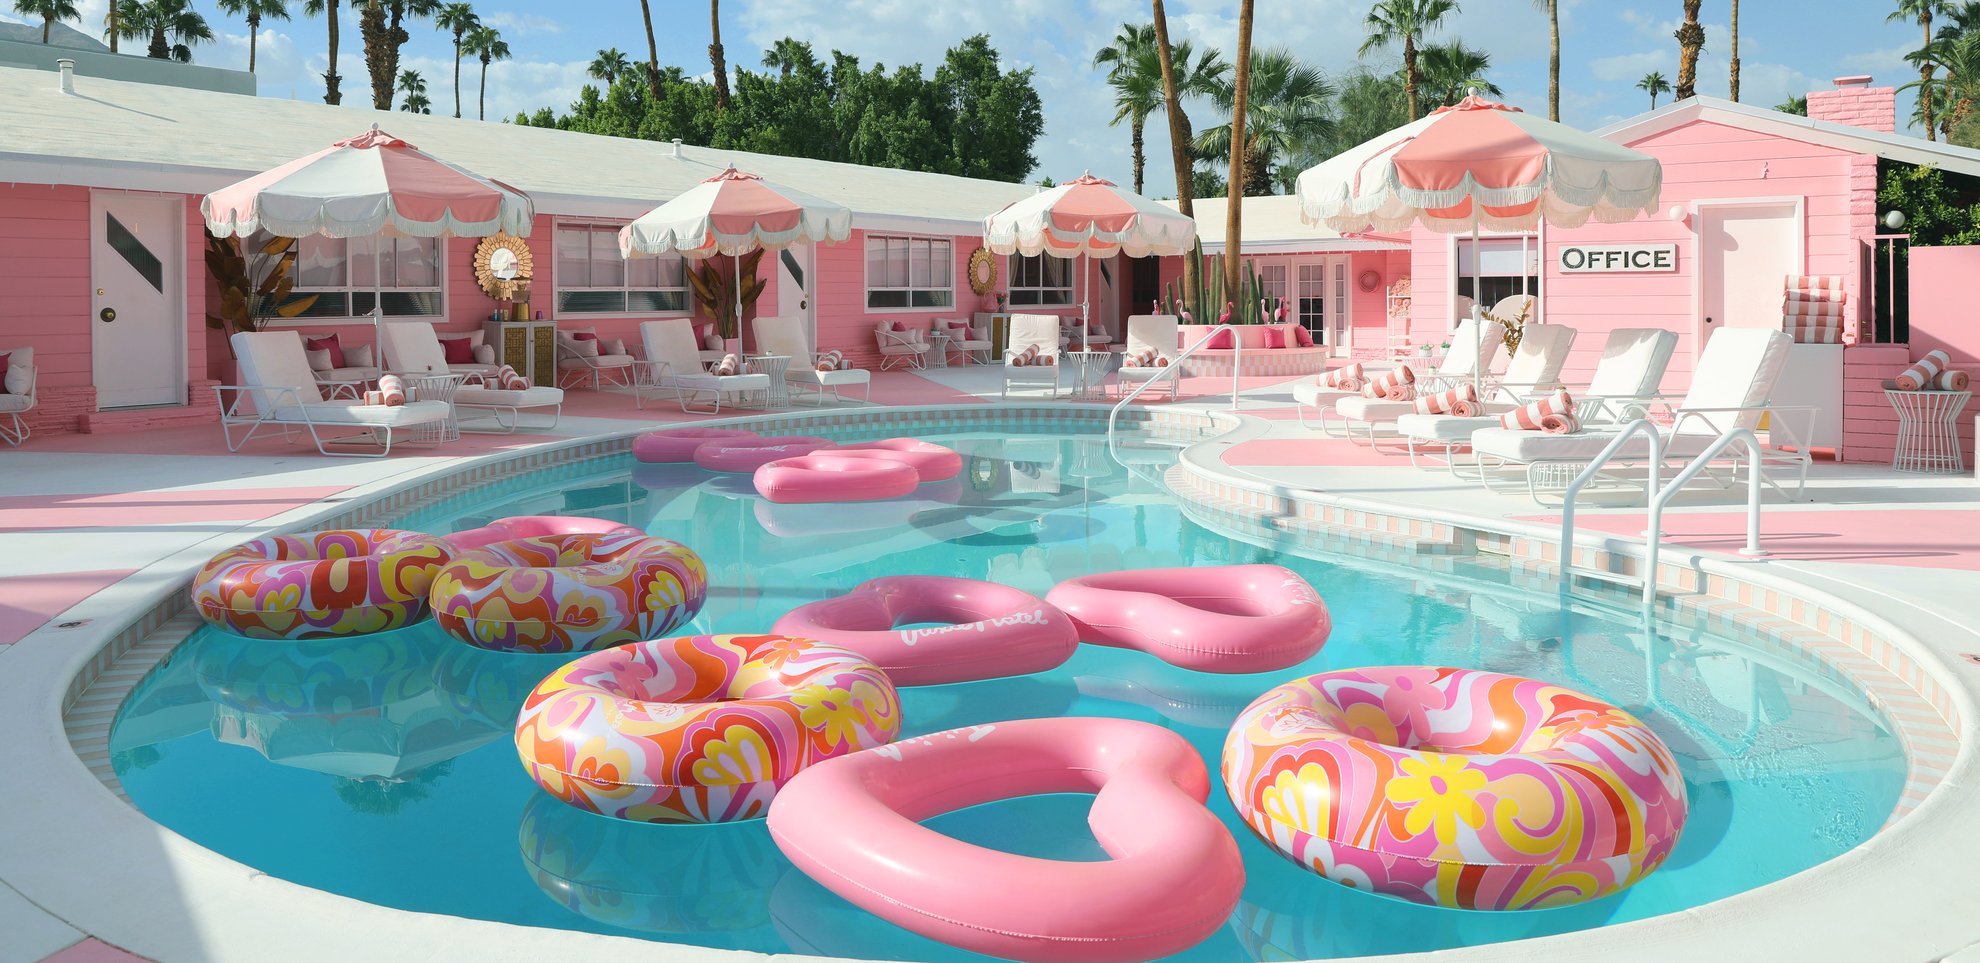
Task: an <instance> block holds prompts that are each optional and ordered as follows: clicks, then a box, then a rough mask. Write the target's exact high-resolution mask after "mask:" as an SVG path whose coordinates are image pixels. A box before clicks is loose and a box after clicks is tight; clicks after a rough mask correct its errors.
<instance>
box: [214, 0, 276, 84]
mask: <svg viewBox="0 0 1980 963" xmlns="http://www.w3.org/2000/svg"><path fill="white" fill-rule="evenodd" d="M216 5H217V6H218V7H219V8H220V10H221V11H222V12H224V13H230V14H233V15H234V16H236V17H238V16H241V15H243V14H245V15H246V17H247V26H248V73H254V60H255V47H256V46H258V43H259V40H260V35H261V22H262V21H264V20H287V19H289V0H216Z"/></svg>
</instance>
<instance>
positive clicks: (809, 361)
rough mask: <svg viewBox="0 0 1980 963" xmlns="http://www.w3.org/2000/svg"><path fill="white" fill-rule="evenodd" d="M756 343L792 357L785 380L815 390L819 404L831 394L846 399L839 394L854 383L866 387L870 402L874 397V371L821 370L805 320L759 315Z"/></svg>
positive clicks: (838, 398)
mask: <svg viewBox="0 0 1980 963" xmlns="http://www.w3.org/2000/svg"><path fill="white" fill-rule="evenodd" d="M753 327H754V329H755V331H756V344H757V346H758V347H759V348H761V349H762V350H763V352H764V353H765V354H775V355H783V356H785V357H787V358H790V359H791V363H790V367H788V368H785V369H784V381H785V382H786V383H788V384H790V385H792V386H794V387H798V388H803V389H805V390H807V391H810V392H812V393H813V394H814V395H816V396H817V398H818V404H820V405H823V404H824V403H825V395H826V393H827V392H829V393H831V395H832V399H833V400H834V401H837V400H842V398H843V396H842V395H841V394H840V393H839V392H841V391H843V390H845V389H848V388H851V387H852V386H854V385H864V386H866V398H865V399H864V400H866V401H869V402H870V401H872V400H873V372H871V371H866V370H863V369H860V368H853V369H850V370H846V371H819V370H818V362H817V360H816V359H815V358H813V357H812V354H811V345H810V343H809V342H807V341H805V338H804V328H803V326H802V324H801V320H800V319H799V318H795V317H787V316H782V315H767V316H765V317H760V318H757V319H756V321H755V323H754V325H753Z"/></svg>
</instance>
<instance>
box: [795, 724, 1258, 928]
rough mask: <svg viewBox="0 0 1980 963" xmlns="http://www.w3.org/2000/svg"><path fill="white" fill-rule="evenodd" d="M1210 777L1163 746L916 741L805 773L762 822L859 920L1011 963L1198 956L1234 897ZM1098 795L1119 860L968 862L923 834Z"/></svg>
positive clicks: (983, 735) (980, 854) (997, 731)
mask: <svg viewBox="0 0 1980 963" xmlns="http://www.w3.org/2000/svg"><path fill="white" fill-rule="evenodd" d="M1209 788H1210V781H1209V774H1208V773H1207V772H1205V771H1204V767H1203V760H1202V758H1200V757H1199V756H1198V755H1197V754H1196V750H1194V749H1192V748H1190V745H1189V743H1188V742H1187V741H1185V740H1184V739H1183V738H1182V737H1181V736H1178V735H1176V734H1175V733H1173V732H1170V731H1168V730H1167V729H1162V728H1160V727H1157V726H1152V725H1149V724H1147V723H1144V722H1134V721H1132V720H1128V719H1103V718H1067V719H1020V720H1017V721H1015V722H999V723H996V724H994V725H982V726H973V727H970V728H967V729H956V730H951V731H949V732H938V733H935V734H933V735H928V736H923V737H920V738H917V739H908V740H903V741H900V742H897V743H895V744H894V745H891V746H882V747H880V748H878V749H873V750H870V751H867V752H859V753H854V754H852V755H849V756H845V757H842V758H840V759H835V760H833V761H832V762H831V763H829V764H827V765H822V766H816V767H813V768H810V769H806V770H804V771H802V772H799V773H798V774H797V775H796V776H795V777H793V778H792V779H791V781H790V782H788V783H786V784H785V785H784V787H783V789H782V790H780V791H779V792H778V793H777V798H776V800H775V801H774V802H772V803H771V804H770V820H769V828H770V836H771V838H772V839H775V840H776V841H777V848H779V849H781V850H783V852H784V855H785V856H786V857H788V858H789V859H790V861H791V862H792V863H795V864H796V865H797V867H798V868H799V869H801V870H803V871H804V872H805V874H806V875H808V876H810V877H811V878H812V879H814V880H817V881H818V883H819V884H820V885H822V886H824V887H825V888H826V889H829V890H831V891H832V892H834V893H837V894H839V895H840V896H842V897H844V898H845V899H847V900H848V901H850V902H852V903H854V904H856V905H858V906H859V907H861V908H862V909H865V910H866V911H867V912H869V913H873V914H874V915H876V916H880V917H882V918H885V919H887V920H889V921H891V922H893V923H895V924H896V925H899V926H901V927H904V928H906V929H909V930H912V931H914V932H916V933H919V934H921V935H923V936H926V937H928V938H930V939H935V940H940V941H942V942H944V943H947V944H949V945H951V946H958V947H961V948H963V949H966V950H972V951H974V952H977V953H984V954H988V955H990V956H1000V957H1004V958H1007V959H1013V960H1027V961H1038V963H1056V961H1077V963H1115V961H1119V963H1128V961H1139V960H1148V959H1153V958H1155V957H1159V956H1167V955H1169V954H1171V953H1175V952H1178V951H1180V950H1184V949H1187V948H1189V947H1191V946H1194V945H1196V944H1197V943H1200V942H1202V941H1203V940H1204V939H1205V938H1207V937H1209V936H1210V935H1211V934H1213V933H1215V932H1217V930H1218V929H1219V928H1221V927H1222V926H1223V925H1224V923H1225V921H1226V920H1228V919H1229V918H1230V915H1231V910H1232V909H1233V908H1234V907H1235V906H1236V905H1237V901H1238V893H1239V891H1240V890H1242V889H1243V888H1244V865H1243V862H1242V860H1241V858H1240V856H1239V854H1238V848H1237V841H1236V840H1234V839H1232V838H1231V835H1230V833H1229V832H1227V831H1225V829H1224V826H1223V823H1222V822H1220V821H1219V820H1218V819H1217V817H1216V816H1214V815H1212V814H1211V813H1210V810H1208V809H1205V808H1204V806H1203V801H1204V800H1205V799H1206V798H1207V797H1208V795H1209ZM1059 792H1080V793H1093V794H1094V797H1093V808H1092V810H1091V811H1090V812H1089V813H1088V815H1087V824H1088V825H1089V826H1091V827H1092V829H1093V836H1094V838H1095V839H1097V840H1098V841H1099V843H1100V846H1101V848H1103V849H1105V850H1106V851H1107V854H1108V855H1109V856H1111V857H1113V858H1112V859H1109V860H1106V861H1103V862H1065V861H1059V860H1049V859H1036V858H1033V857H1028V856H1016V855H1012V854H1010V853H1004V852H998V851H996V850H991V849H985V848H983V847H980V846H974V845H971V844H969V843H965V842H962V841H960V840H956V839H953V838H950V837H948V836H944V835H942V834H941V833H937V832H935V831H934V830H931V829H927V828H925V827H923V826H921V825H920V824H919V823H917V822H916V820H920V819H927V818H929V817H930V816H935V815H939V814H941V813H946V812H952V811H954V810H957V809H962V808H964V807H966V806H974V805H979V804H981V803H986V802H991V801H994V800H998V799H1009V798H1012V797H1016V796H1026V795H1037V794H1041V793H1059Z"/></svg>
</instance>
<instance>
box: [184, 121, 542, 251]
mask: <svg viewBox="0 0 1980 963" xmlns="http://www.w3.org/2000/svg"><path fill="white" fill-rule="evenodd" d="M199 209H200V213H201V214H204V215H205V216H206V229H207V231H208V232H210V233H211V234H213V236H215V237H228V236H232V235H239V236H242V237H246V236H248V235H250V234H253V233H255V232H256V231H267V232H269V233H270V234H275V235H278V236H281V237H308V236H311V235H316V234H321V235H325V236H327V237H362V236H366V235H372V234H395V233H396V234H401V235H406V236H410V237H453V236H461V237H486V236H488V235H490V234H494V233H496V232H498V231H507V232H509V233H510V234H514V235H516V236H518V237H528V236H529V233H530V230H531V227H532V226H533V224H534V222H535V220H536V208H535V205H534V204H532V203H531V202H530V199H529V195H527V194H524V193H523V192H522V191H519V190H517V189H515V188H513V187H510V186H508V185H507V184H504V183H502V182H501V181H497V180H494V179H492V178H488V177H483V176H481V175H479V174H475V173H472V172H470V171H467V170H465V169H463V168H460V167H457V166H455V165H453V164H450V163H448V162H446V161H444V160H441V159H439V158H437V157H434V156H433V155H431V154H428V153H426V152H424V151H421V150H420V149H419V148H417V147H414V146H413V145H411V144H408V143H406V142H405V141H403V140H400V139H399V138H397V137H394V136H392V135H391V134H388V133H385V132H384V131H382V130H379V129H378V127H377V126H376V125H373V126H372V128H371V129H370V130H369V131H366V132H365V133H362V134H359V135H358V136H356V137H353V138H350V139H349V140H340V141H338V142H337V143H336V144H334V145H332V146H331V147H329V148H328V149H326V150H322V151H319V152H317V153H314V154H311V155H309V156H308V157H304V158H301V159H299V160H294V161H290V162H289V163H287V164H283V165H282V166H281V167H277V168H275V169H274V170H271V171H267V172H265V173H262V174H256V175H255V176H253V177H250V178H248V179H247V180H244V181H241V182H239V183H237V184H233V185H230V186H228V187H223V188H221V189H219V190H217V191H214V192H213V193H211V194H208V195H206V199H205V200H203V201H201V202H200V205H199Z"/></svg>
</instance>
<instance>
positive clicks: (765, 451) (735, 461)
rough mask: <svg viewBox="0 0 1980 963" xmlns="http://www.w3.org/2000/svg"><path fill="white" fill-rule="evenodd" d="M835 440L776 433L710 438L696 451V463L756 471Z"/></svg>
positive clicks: (823, 446)
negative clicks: (711, 439)
mask: <svg viewBox="0 0 1980 963" xmlns="http://www.w3.org/2000/svg"><path fill="white" fill-rule="evenodd" d="M830 447H832V443H831V442H829V441H826V440H825V439H823V438H814V437H812V436H810V435H775V436H772V437H769V438H736V439H731V440H726V441H711V442H708V443H707V444H704V445H702V446H701V447H700V448H696V449H695V450H694V463H695V464H697V465H700V466H701V467H703V468H706V469H708V470H709V471H728V472H746V471H755V470H757V469H758V468H762V467H763V466H764V465H768V464H770V463H771V462H773V461H777V460H778V459H781V458H796V457H797V456H799V455H809V454H811V453H812V452H814V451H817V450H819V449H820V448H830Z"/></svg>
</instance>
